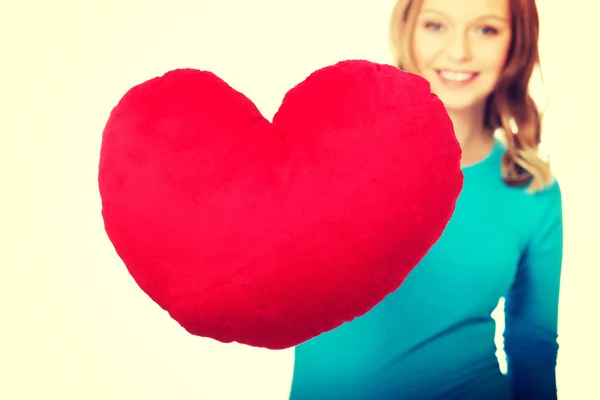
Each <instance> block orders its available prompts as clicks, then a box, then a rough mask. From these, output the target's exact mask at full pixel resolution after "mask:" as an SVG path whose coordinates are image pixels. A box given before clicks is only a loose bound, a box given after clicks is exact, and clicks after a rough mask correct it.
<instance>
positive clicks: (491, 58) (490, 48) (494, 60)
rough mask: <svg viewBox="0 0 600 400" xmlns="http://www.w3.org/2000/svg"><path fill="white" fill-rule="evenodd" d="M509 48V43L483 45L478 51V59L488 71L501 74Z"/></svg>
mask: <svg viewBox="0 0 600 400" xmlns="http://www.w3.org/2000/svg"><path fill="white" fill-rule="evenodd" d="M508 48H509V46H508V43H502V44H497V43H496V44H494V45H486V46H482V47H481V48H480V49H479V51H478V54H479V57H478V59H479V60H480V63H481V64H482V66H485V68H486V69H487V70H488V71H490V72H493V73H496V74H499V73H501V72H502V70H503V69H504V66H505V65H506V60H507V57H508Z"/></svg>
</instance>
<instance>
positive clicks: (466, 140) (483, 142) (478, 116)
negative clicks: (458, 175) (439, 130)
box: [448, 104, 494, 165]
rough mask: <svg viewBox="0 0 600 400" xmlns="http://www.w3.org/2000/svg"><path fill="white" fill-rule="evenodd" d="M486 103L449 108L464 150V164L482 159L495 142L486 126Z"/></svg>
mask: <svg viewBox="0 0 600 400" xmlns="http://www.w3.org/2000/svg"><path fill="white" fill-rule="evenodd" d="M484 112H485V105H484V104H481V105H480V106H476V107H472V108H469V109H465V110H448V115H449V116H450V119H451V120H452V124H453V125H454V133H455V135H456V139H457V140H458V143H459V144H460V147H461V149H462V151H463V160H462V164H463V165H468V164H472V163H475V162H477V161H479V160H481V159H482V158H483V157H485V155H487V153H488V151H489V148H490V147H491V145H492V144H493V141H494V135H493V132H490V131H489V130H488V129H486V128H485V126H484V123H483V122H484Z"/></svg>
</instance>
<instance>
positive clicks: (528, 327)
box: [290, 0, 563, 400]
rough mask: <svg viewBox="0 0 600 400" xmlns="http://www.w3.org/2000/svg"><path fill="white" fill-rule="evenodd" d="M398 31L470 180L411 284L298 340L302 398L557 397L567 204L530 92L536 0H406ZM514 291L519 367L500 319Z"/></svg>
mask: <svg viewBox="0 0 600 400" xmlns="http://www.w3.org/2000/svg"><path fill="white" fill-rule="evenodd" d="M391 27H392V29H391V34H392V39H393V43H394V45H395V51H396V55H397V62H398V67H400V68H402V69H405V70H408V71H411V72H415V73H418V74H420V75H421V76H423V77H424V78H426V79H427V80H428V81H429V82H430V83H431V88H432V91H433V92H434V93H436V94H437V95H438V96H439V97H440V99H441V100H442V101H443V102H444V104H445V105H446V107H447V110H448V113H449V115H450V116H451V118H452V121H453V123H454V127H455V130H456V135H457V138H458V140H459V141H460V143H461V146H462V149H463V160H462V163H463V172H464V175H465V183H464V189H463V192H462V194H461V196H460V198H459V200H458V203H457V208H456V211H455V214H454V216H453V218H452V220H451V221H450V223H449V224H448V226H447V228H446V230H445V232H444V234H443V235H442V237H441V238H440V240H439V241H438V242H437V243H436V245H435V246H434V247H433V248H432V249H431V251H430V252H429V253H428V254H427V256H426V257H425V258H424V259H423V260H422V262H421V263H420V264H419V265H418V266H417V267H416V268H415V270H414V271H413V272H412V273H411V274H410V275H409V277H408V278H407V280H406V281H405V282H404V284H403V285H402V286H401V287H400V288H399V290H397V291H396V292H394V293H392V294H390V295H389V296H387V297H386V299H384V301H382V302H381V303H380V304H379V305H377V306H376V307H375V308H373V309H372V310H371V311H370V312H369V313H367V314H366V315H364V316H362V317H360V318H357V319H355V320H354V321H352V322H349V323H346V324H344V325H342V326H341V327H339V328H337V329H334V330H332V331H330V332H327V333H325V334H322V335H320V336H318V337H316V338H314V339H312V340H310V341H308V342H306V343H304V344H302V345H300V346H298V347H297V348H296V353H295V354H296V356H295V369H294V378H293V384H292V390H291V396H290V399H291V400H317V399H329V400H335V399H347V400H351V399H362V400H381V399H407V400H420V399H443V400H451V399H458V400H490V399H502V400H505V399H528V400H536V399H543V400H550V399H556V396H557V394H556V383H555V365H556V359H557V351H558V344H557V318H558V317H557V314H558V297H559V286H560V275H561V263H562V240H563V238H562V209H561V194H560V189H559V186H558V184H557V183H556V182H555V181H554V179H553V176H552V174H551V173H550V170H549V166H548V164H547V163H546V162H544V160H542V159H541V158H540V157H538V153H537V150H538V144H539V143H540V136H541V127H540V115H539V112H538V110H537V109H536V105H535V104H534V102H533V100H532V98H531V97H530V95H529V92H528V84H529V80H530V78H531V75H532V71H533V69H534V67H535V66H536V64H537V62H538V15H537V10H536V6H535V2H534V0H477V1H473V0H400V1H398V3H397V5H396V7H395V9H394V12H393V18H392V24H391ZM496 132H500V133H502V134H503V138H504V140H502V141H499V140H497V139H496V138H495V133H496ZM501 297H505V299H506V300H505V316H506V322H505V331H504V339H505V340H504V341H505V347H504V350H505V353H506V355H507V365H508V373H507V375H503V374H502V373H501V371H500V368H499V364H498V360H497V357H496V350H497V349H496V346H495V342H494V337H495V323H494V320H493V319H492V317H491V315H490V314H491V313H492V311H493V310H494V309H495V308H496V306H497V304H498V301H499V299H500V298H501Z"/></svg>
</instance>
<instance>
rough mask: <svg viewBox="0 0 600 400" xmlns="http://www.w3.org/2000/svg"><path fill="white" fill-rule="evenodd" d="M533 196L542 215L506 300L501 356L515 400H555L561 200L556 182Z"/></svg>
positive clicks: (561, 225) (561, 247) (561, 257)
mask: <svg viewBox="0 0 600 400" xmlns="http://www.w3.org/2000/svg"><path fill="white" fill-rule="evenodd" d="M534 196H540V197H541V198H540V199H539V200H540V202H541V203H542V204H543V206H542V210H540V211H541V215H539V218H538V219H537V221H538V222H537V226H536V227H535V230H534V231H533V234H532V235H531V236H530V240H529V243H528V245H527V247H526V249H525V251H524V253H523V255H522V257H521V261H520V264H519V268H518V271H517V273H516V276H515V281H514V283H513V285H512V287H511V289H510V291H509V293H508V294H507V296H506V298H505V309H504V313H505V328H504V351H505V354H506V360H507V376H508V378H509V381H510V384H511V387H512V391H513V399H514V400H521V399H527V400H542V399H543V400H552V399H557V390H556V372H555V371H556V360H557V355H558V342H557V338H558V303H559V289H560V277H561V269H562V259H563V218H562V197H561V191H560V187H559V185H558V183H557V182H556V181H555V183H554V185H553V186H551V187H550V188H548V189H546V190H545V191H543V192H541V193H538V194H536V195H534ZM536 200H537V199H536Z"/></svg>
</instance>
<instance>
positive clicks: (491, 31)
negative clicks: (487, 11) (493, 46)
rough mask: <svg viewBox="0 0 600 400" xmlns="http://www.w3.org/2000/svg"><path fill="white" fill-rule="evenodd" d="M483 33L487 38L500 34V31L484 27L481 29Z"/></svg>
mask: <svg viewBox="0 0 600 400" xmlns="http://www.w3.org/2000/svg"><path fill="white" fill-rule="evenodd" d="M481 33H483V34H484V35H486V36H494V35H497V34H498V29H496V28H494V27H492V26H484V27H482V28H481Z"/></svg>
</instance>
